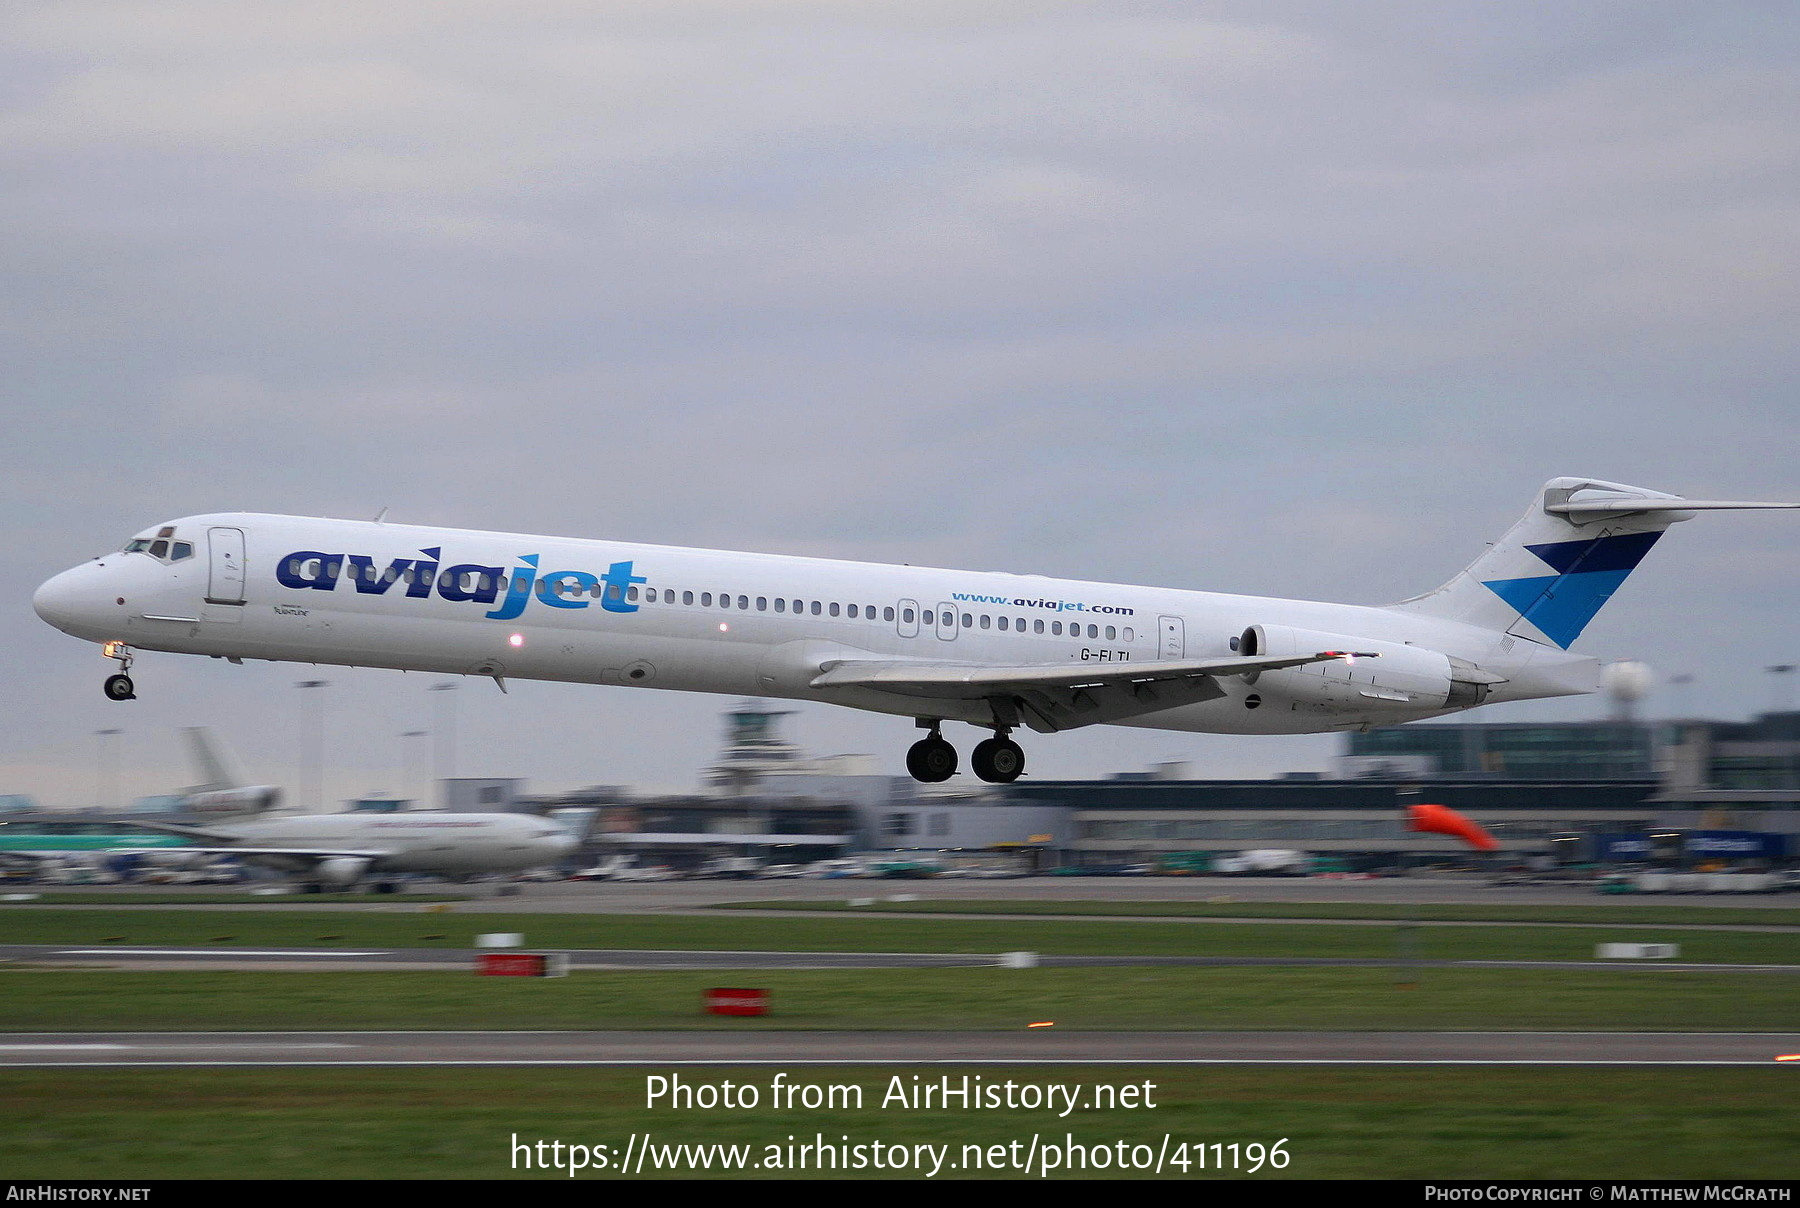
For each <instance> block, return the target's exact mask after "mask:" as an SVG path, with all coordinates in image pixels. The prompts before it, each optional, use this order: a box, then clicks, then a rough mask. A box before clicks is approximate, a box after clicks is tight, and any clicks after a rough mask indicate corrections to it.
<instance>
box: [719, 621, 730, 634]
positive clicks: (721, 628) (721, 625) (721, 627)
mask: <svg viewBox="0 0 1800 1208" xmlns="http://www.w3.org/2000/svg"><path fill="white" fill-rule="evenodd" d="M719 632H720V633H730V632H731V626H729V625H727V624H726V623H725V622H723V621H720V622H719Z"/></svg>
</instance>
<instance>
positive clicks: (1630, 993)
mask: <svg viewBox="0 0 1800 1208" xmlns="http://www.w3.org/2000/svg"><path fill="white" fill-rule="evenodd" d="M1402 977H1405V978H1409V979H1412V980H1411V981H1407V982H1402V981H1401V980H1400V979H1401V978H1402ZM729 985H752V986H760V987H766V988H767V989H769V990H770V992H771V995H772V1002H773V1010H772V1012H771V1014H770V1015H769V1016H767V1017H766V1018H761V1019H756V1018H748V1019H731V1018H722V1017H717V1016H710V1015H704V1014H702V1013H701V1011H700V999H701V994H702V992H703V991H704V990H706V989H707V988H708V987H711V986H729ZM1043 1019H1048V1020H1054V1021H1055V1022H1056V1024H1057V1026H1058V1027H1059V1028H1073V1029H1086V1030H1138V1031H1156V1030H1186V1029H1233V1030H1236V1029H1269V1030H1280V1029H1358V1030H1360V1029H1368V1030H1377V1031H1380V1030H1417V1029H1422V1030H1432V1029H1444V1028H1455V1029H1481V1030H1487V1029H1501V1030H1505V1029H1514V1030H1518V1029H1547V1030H1565V1029H1566V1030H1578V1031H1589V1030H1592V1031H1660V1030H1679V1031H1690V1030H1697V1031H1724V1030H1736V1031H1766V1030H1789V1029H1793V1028H1796V1027H1797V1026H1800V983H1797V982H1796V981H1795V979H1794V978H1793V977H1791V976H1784V975H1770V974H1758V973H1731V974H1724V973H1678V972H1666V973H1665V972H1659V973H1654V974H1649V973H1641V972H1629V971H1619V972H1610V971H1596V972H1590V971H1583V970H1570V971H1563V970H1535V969H1525V970H1519V969H1457V968H1431V969H1421V970H1409V971H1405V972H1404V973H1402V972H1401V971H1398V970H1389V969H1371V968H1316V967H1314V968H1303V967H1292V968H1249V969H1246V968H1191V967H1169V966H1159V967H1150V966H1137V967H1126V968H1108V969H1046V968H1038V969H999V968H992V967H987V968H967V969H863V970H829V971H827V970H789V971H779V972H768V971H761V972H748V971H737V972H734V971H729V970H717V971H707V972H610V971H596V972H578V973H573V974H571V975H569V976H568V977H566V978H555V979H532V978H510V977H509V978H491V977H476V976H474V975H473V974H472V973H466V972H450V971H444V972H427V971H417V972H346V973H333V972H306V973H301V972H262V971H242V972H226V971H205V972H141V971H120V970H99V969H66V968H58V969H48V968H46V969H39V970H33V969H28V968H18V967H12V968H9V969H6V970H5V971H0V1029H5V1030H10V1031H65V1030H70V1031H80V1030H169V1031H180V1030H189V1029H219V1030H257V1029H275V1030H282V1029H296V1030H305V1029H326V1030H330V1029H371V1028H448V1029H462V1028H507V1029H521V1028H575V1029H656V1030H667V1029H683V1028H710V1029H725V1030H753V1031H764V1030H770V1029H775V1030H787V1029H824V1030H835V1029H842V1030H913V1029H924V1030H932V1029H951V1028H955V1029H965V1028H972V1029H1000V1030H1011V1029H1016V1028H1022V1027H1023V1026H1024V1025H1025V1024H1026V1023H1027V1022H1030V1021H1033V1020H1043Z"/></svg>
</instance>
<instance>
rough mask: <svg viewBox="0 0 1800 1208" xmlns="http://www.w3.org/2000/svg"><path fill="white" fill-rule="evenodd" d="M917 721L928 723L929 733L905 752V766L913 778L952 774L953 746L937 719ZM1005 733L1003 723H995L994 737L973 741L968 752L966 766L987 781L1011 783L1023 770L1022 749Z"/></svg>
mask: <svg viewBox="0 0 1800 1208" xmlns="http://www.w3.org/2000/svg"><path fill="white" fill-rule="evenodd" d="M919 724H920V725H923V726H929V727H930V729H931V733H930V734H928V735H926V736H925V737H924V738H921V739H920V740H919V741H918V742H915V743H914V744H913V745H912V749H911V750H909V751H907V752H906V770H907V771H908V772H911V773H912V778H913V779H914V780H919V781H923V782H924V783H926V784H937V783H940V782H941V781H945V780H948V779H950V777H952V776H954V775H956V748H955V747H953V746H951V745H950V744H949V743H948V742H946V741H945V740H944V736H943V735H942V734H940V733H938V726H939V725H940V724H941V723H939V722H934V721H921V722H920V723H919ZM1009 733H1010V731H1009V730H1008V729H1007V728H1006V727H1004V726H996V727H994V737H992V738H989V739H984V740H983V741H981V742H979V743H976V744H975V749H974V750H973V751H971V752H970V753H969V766H970V767H971V768H972V769H973V770H974V772H975V774H976V775H977V776H979V777H981V778H982V779H983V780H985V781H987V782H989V783H990V784H1011V783H1012V782H1013V781H1015V780H1017V779H1018V778H1019V777H1020V776H1021V775H1022V774H1023V773H1024V771H1025V751H1024V749H1023V748H1021V747H1020V746H1019V744H1018V743H1016V742H1014V741H1013V740H1012V739H1011V738H1009V737H1008V734H1009Z"/></svg>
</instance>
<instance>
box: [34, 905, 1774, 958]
mask: <svg viewBox="0 0 1800 1208" xmlns="http://www.w3.org/2000/svg"><path fill="white" fill-rule="evenodd" d="M0 919H3V920H4V935H5V938H6V940H7V941H8V942H10V943H16V944H107V943H117V944H204V945H213V944H217V945H233V944H239V945H243V944H250V945H257V944H275V945H300V946H307V947H317V946H326V947H329V946H331V945H334V944H336V945H357V946H360V945H378V946H382V947H399V948H433V947H436V948H445V949H465V948H469V947H471V946H472V945H473V943H474V937H475V936H476V935H478V934H481V933H483V932H492V931H505V932H521V933H523V934H524V936H525V942H526V944H527V945H529V946H532V947H537V948H551V949H557V948H681V949H699V950H710V951H718V950H743V951H770V952H827V951H849V952H859V951H873V952H969V953H999V952H1011V951H1020V950H1024V951H1034V952H1044V953H1055V954H1060V955H1133V956H1293V957H1362V958H1377V959H1379V958H1390V957H1394V956H1396V955H1399V954H1404V955H1406V956H1408V957H1414V956H1416V957H1419V958H1427V959H1438V960H1568V961H1578V960H1592V959H1593V957H1594V947H1595V945H1596V944H1600V943H1605V942H1609V941H1622V942H1639V943H1641V942H1647V941H1651V940H1665V939H1666V940H1669V941H1673V942H1676V943H1679V944H1680V945H1681V959H1682V960H1685V961H1699V962H1719V963H1732V964H1800V932H1781V931H1774V932H1761V931H1731V930H1723V929H1719V930H1685V929H1684V930H1682V931H1680V932H1669V933H1667V934H1659V933H1657V932H1655V931H1648V932H1646V931H1644V930H1640V929H1635V928H1607V927H1534V926H1530V925H1527V924H1520V925H1516V926H1466V927H1458V926H1454V925H1445V926H1431V927H1418V928H1413V929H1411V930H1410V931H1408V932H1405V933H1404V934H1403V932H1402V930H1401V928H1402V926H1403V925H1401V924H1395V925H1394V926H1381V925H1367V926H1339V925H1333V924H1329V923H1324V924H1308V923H1263V924H1257V925H1255V926H1245V925H1242V924H1235V923H1205V922H1179V921H1161V920H1155V919H1094V920H1092V921H1088V920H1085V919H1073V920H1066V919H992V918H967V919H965V918H943V917H917V918H914V917H906V918H898V919H896V918H871V917H866V916H857V915H843V916H839V915H835V914H831V915H820V916H818V917H813V916H801V917H776V916H769V915H741V914H725V913H720V914H710V913H709V914H700V915H676V914H657V915H625V914H542V915H527V914H495V915H480V914H471V913H444V914H432V913H425V912H423V911H421V912H418V913H394V912H367V913H362V912H350V911H288V910H281V911H266V910H265V911H245V910H236V911H234V910H216V911H215V910H207V911H195V910H99V909H66V910H63V909H56V908H54V907H42V908H34V909H31V910H20V911H17V912H13V913H5V914H0Z"/></svg>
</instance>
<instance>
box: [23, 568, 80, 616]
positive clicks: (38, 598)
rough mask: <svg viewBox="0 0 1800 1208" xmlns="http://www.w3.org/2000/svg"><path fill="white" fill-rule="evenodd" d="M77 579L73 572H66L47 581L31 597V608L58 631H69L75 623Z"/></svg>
mask: <svg viewBox="0 0 1800 1208" xmlns="http://www.w3.org/2000/svg"><path fill="white" fill-rule="evenodd" d="M75 578H76V576H75V574H74V573H73V572H72V571H64V572H63V573H62V574H60V575H56V576H53V577H52V578H49V579H46V580H45V581H44V583H43V584H42V585H41V586H40V587H39V588H38V589H37V590H36V591H35V592H33V593H32V595H31V607H32V608H33V609H34V610H35V611H36V612H37V614H38V616H40V617H42V618H44V620H45V621H46V622H48V623H49V624H51V625H54V626H56V627H57V628H58V629H68V628H69V626H71V625H73V624H74V623H75V614H76V607H77V604H78V599H77V596H78V594H79V587H78V586H77V584H76V582H75Z"/></svg>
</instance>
